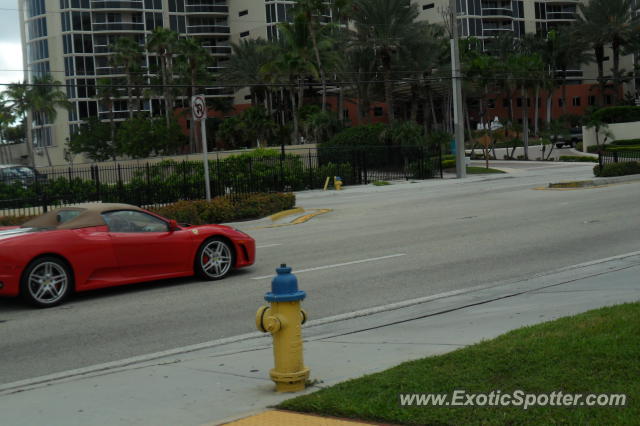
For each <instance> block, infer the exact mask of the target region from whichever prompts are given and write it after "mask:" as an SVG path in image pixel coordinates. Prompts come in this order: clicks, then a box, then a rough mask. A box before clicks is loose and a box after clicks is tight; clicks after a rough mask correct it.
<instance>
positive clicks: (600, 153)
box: [598, 151, 604, 172]
mask: <svg viewBox="0 0 640 426" xmlns="http://www.w3.org/2000/svg"><path fill="white" fill-rule="evenodd" d="M602 154H603V152H602V151H598V165H599V166H600V171H601V172H602V166H603V165H604V158H602V157H603V155H602Z"/></svg>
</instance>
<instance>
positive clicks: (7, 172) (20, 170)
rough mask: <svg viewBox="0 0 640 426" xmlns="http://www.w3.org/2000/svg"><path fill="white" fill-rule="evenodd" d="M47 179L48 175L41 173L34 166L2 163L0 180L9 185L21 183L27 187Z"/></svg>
mask: <svg viewBox="0 0 640 426" xmlns="http://www.w3.org/2000/svg"><path fill="white" fill-rule="evenodd" d="M46 179H47V177H46V175H43V174H42V173H39V172H38V171H37V170H36V169H34V168H33V167H27V166H21V165H18V164H3V165H0V182H2V183H4V184H7V185H14V184H20V185H22V186H25V187H26V186H31V185H33V184H34V183H36V182H42V181H45V180H46Z"/></svg>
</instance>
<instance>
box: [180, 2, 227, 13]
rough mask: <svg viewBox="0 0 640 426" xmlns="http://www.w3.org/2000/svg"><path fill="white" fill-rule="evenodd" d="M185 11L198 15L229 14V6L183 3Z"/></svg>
mask: <svg viewBox="0 0 640 426" xmlns="http://www.w3.org/2000/svg"><path fill="white" fill-rule="evenodd" d="M184 8H185V12H187V13H195V14H199V15H223V16H227V15H228V14H229V6H224V5H214V4H207V5H205V4H185V5H184Z"/></svg>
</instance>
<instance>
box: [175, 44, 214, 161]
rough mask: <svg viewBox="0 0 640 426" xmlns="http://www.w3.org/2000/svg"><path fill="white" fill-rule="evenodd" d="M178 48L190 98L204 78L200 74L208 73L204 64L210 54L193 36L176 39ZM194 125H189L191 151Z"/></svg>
mask: <svg viewBox="0 0 640 426" xmlns="http://www.w3.org/2000/svg"><path fill="white" fill-rule="evenodd" d="M178 50H179V51H180V55H179V56H178V60H179V61H180V62H182V63H183V64H184V65H185V66H186V70H187V73H188V76H189V82H190V87H189V92H188V98H189V99H191V97H192V96H194V95H195V94H196V92H197V85H198V81H199V80H204V78H202V76H203V75H204V76H206V75H207V74H208V72H207V70H206V65H207V64H208V63H209V62H210V61H211V56H209V52H207V50H206V49H205V48H204V47H202V46H201V45H200V43H198V42H197V41H196V40H195V39H193V38H183V39H180V40H179V41H178ZM199 77H200V78H199ZM189 105H190V103H189ZM200 124H201V125H202V122H200ZM195 127H196V126H195V125H192V126H190V127H189V145H190V149H191V152H195V147H196V140H195V139H196V137H195Z"/></svg>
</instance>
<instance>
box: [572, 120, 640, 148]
mask: <svg viewBox="0 0 640 426" xmlns="http://www.w3.org/2000/svg"><path fill="white" fill-rule="evenodd" d="M607 131H608V132H610V133H611V137H609V138H608V139H607V143H610V142H612V141H617V140H623V139H638V138H640V121H634V122H632V123H616V124H609V126H608V127H607ZM599 139H600V144H602V143H603V141H604V140H605V133H604V132H603V131H602V130H600V135H599ZM591 145H596V131H595V129H587V128H586V127H584V126H583V127H582V150H583V152H587V147H588V146H591Z"/></svg>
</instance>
